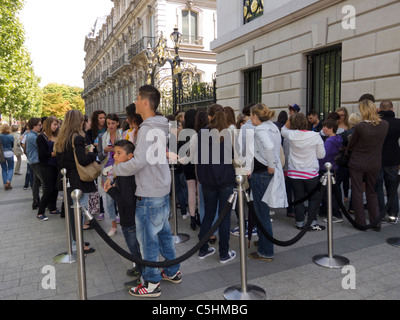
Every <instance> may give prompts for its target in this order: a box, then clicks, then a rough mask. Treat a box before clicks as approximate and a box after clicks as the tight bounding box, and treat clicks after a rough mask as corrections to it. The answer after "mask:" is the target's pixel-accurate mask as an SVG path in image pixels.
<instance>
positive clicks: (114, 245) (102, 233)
mask: <svg viewBox="0 0 400 320" xmlns="http://www.w3.org/2000/svg"><path fill="white" fill-rule="evenodd" d="M231 209H232V203H231V202H227V203H226V205H225V207H224V209H223V210H222V212H221V214H220V215H219V217H218V220H217V221H216V222H215V223H214V225H213V226H212V227H211V229H210V230H209V231H208V232H207V233H206V234H205V235H204V237H203V238H202V239H201V240H200V241H199V243H198V244H196V245H195V246H194V247H193V248H192V249H190V250H189V251H188V252H187V253H185V254H183V255H182V256H180V257H178V258H176V259H173V260H165V261H162V262H156V261H147V260H142V259H140V258H137V257H135V256H133V255H132V254H131V253H129V252H127V251H126V250H124V249H123V248H121V247H120V246H119V245H118V244H117V243H116V242H114V241H113V240H112V239H111V238H110V237H109V236H108V234H107V233H106V232H105V231H104V230H103V228H102V227H101V226H100V224H99V223H98V222H97V221H96V219H92V220H90V222H91V223H92V224H93V227H94V229H95V230H96V232H97V233H98V235H99V236H100V237H101V238H102V239H103V240H104V241H105V242H106V243H107V244H108V245H109V246H110V247H111V248H112V249H114V250H115V251H116V252H117V253H118V254H120V255H121V256H123V257H124V258H126V259H128V260H129V261H131V262H134V263H136V264H139V265H142V266H145V267H150V268H168V267H171V266H174V265H177V264H179V263H181V262H182V261H184V260H186V259H188V258H190V257H191V256H192V255H193V254H195V253H196V252H197V251H199V249H200V248H201V247H202V246H204V245H205V244H206V242H207V241H208V240H209V239H210V237H211V236H212V235H213V234H214V232H215V231H216V230H217V228H218V227H219V226H220V224H221V223H222V221H223V220H224V219H225V217H226V215H227V214H228V213H229V214H230V213H231Z"/></svg>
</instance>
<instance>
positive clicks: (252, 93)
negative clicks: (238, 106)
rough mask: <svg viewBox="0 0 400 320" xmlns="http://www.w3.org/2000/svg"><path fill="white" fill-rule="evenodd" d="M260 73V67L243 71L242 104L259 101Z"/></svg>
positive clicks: (260, 94)
mask: <svg viewBox="0 0 400 320" xmlns="http://www.w3.org/2000/svg"><path fill="white" fill-rule="evenodd" d="M261 99H262V75H261V67H259V68H255V69H250V70H247V71H245V73H244V105H247V104H249V103H261Z"/></svg>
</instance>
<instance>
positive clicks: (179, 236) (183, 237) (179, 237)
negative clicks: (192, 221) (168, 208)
mask: <svg viewBox="0 0 400 320" xmlns="http://www.w3.org/2000/svg"><path fill="white" fill-rule="evenodd" d="M170 169H171V193H172V197H171V198H172V199H171V202H172V220H173V228H174V232H173V235H172V236H173V238H174V242H175V243H183V242H186V241H188V240H189V239H190V236H189V235H188V234H186V233H178V219H177V217H176V191H175V167H174V165H171V166H170Z"/></svg>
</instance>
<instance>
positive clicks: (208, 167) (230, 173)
mask: <svg viewBox="0 0 400 320" xmlns="http://www.w3.org/2000/svg"><path fill="white" fill-rule="evenodd" d="M207 131H209V129H207V128H206V129H202V130H200V131H199V133H198V134H197V135H198V146H197V147H198V159H197V160H198V164H197V177H198V179H199V182H200V183H201V185H202V186H203V185H204V186H206V187H208V188H212V189H220V188H224V187H228V186H235V185H236V182H235V170H234V168H233V164H232V152H233V151H232V144H231V143H226V141H222V142H220V141H219V138H217V139H218V140H217V141H215V137H212V136H211V137H209V139H202V136H203V137H206V136H207V134H208V133H207ZM202 133H204V135H203V134H202ZM215 145H217V146H219V153H220V154H219V159H214V163H213V150H212V149H213V146H215ZM214 148H215V147H214ZM225 149H226V150H225ZM224 151H225V152H224ZM207 152H208V157H207V155H206V154H205V155H204V156H203V157H205V158H206V159H202V155H203V154H204V153H207ZM224 153H226V154H227V155H228V154H229V159H226V163H224V160H225V159H224ZM207 158H208V159H207ZM214 158H216V156H214ZM215 162H217V163H215Z"/></svg>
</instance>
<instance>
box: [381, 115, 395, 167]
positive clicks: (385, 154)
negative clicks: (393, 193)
mask: <svg viewBox="0 0 400 320" xmlns="http://www.w3.org/2000/svg"><path fill="white" fill-rule="evenodd" d="M379 115H380V116H381V118H382V119H383V120H386V121H387V122H388V123H389V130H388V133H387V136H386V139H385V141H384V142H383V149H382V167H396V166H398V165H400V147H399V139H400V119H396V118H395V114H394V112H393V111H392V110H387V111H379Z"/></svg>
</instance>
